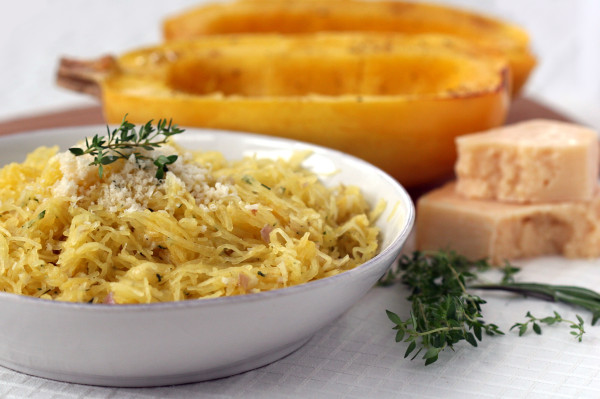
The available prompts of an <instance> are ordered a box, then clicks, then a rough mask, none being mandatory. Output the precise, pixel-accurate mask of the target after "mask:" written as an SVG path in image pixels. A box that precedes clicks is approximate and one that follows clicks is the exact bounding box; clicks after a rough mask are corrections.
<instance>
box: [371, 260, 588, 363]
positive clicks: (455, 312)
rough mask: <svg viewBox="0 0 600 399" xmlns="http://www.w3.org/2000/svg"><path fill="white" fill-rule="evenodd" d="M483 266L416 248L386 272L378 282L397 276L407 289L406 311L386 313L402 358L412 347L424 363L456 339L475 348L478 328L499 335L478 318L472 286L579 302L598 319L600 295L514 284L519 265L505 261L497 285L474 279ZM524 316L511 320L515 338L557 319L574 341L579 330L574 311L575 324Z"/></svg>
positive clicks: (581, 325)
mask: <svg viewBox="0 0 600 399" xmlns="http://www.w3.org/2000/svg"><path fill="white" fill-rule="evenodd" d="M489 268H490V265H489V264H488V263H487V262H486V261H483V260H481V261H477V262H472V261H469V260H468V259H467V258H465V257H464V256H460V255H458V254H456V253H454V252H446V251H436V252H430V253H424V252H418V251H417V252H414V253H413V254H412V255H404V256H402V257H401V258H400V260H399V263H398V267H397V268H396V269H394V270H392V271H390V272H388V274H386V275H385V276H384V277H383V278H382V279H381V280H380V284H381V285H390V284H393V283H394V282H395V281H398V280H399V281H401V282H402V283H404V284H405V285H406V286H408V287H409V289H410V290H411V294H410V296H409V297H408V300H409V301H410V302H411V311H410V315H409V317H408V318H407V319H406V320H402V318H401V317H400V316H398V315H397V314H395V313H393V312H391V311H389V310H387V311H386V312H387V316H388V318H389V319H390V320H391V321H392V322H393V323H394V324H395V326H394V327H393V328H394V330H397V333H396V341H397V342H400V341H404V342H407V343H408V348H407V349H406V352H405V357H408V356H409V355H410V354H411V353H413V352H414V351H415V350H416V353H415V354H414V355H413V356H412V359H414V358H416V357H417V356H418V355H419V354H420V353H421V352H423V351H424V352H425V353H424V355H423V359H425V365H428V364H431V363H433V362H435V361H436V360H437V359H438V355H439V353H440V352H441V351H443V350H444V349H447V348H450V349H453V347H454V345H455V344H457V343H458V342H460V341H467V342H468V343H469V344H471V345H473V346H477V341H481V340H482V337H483V334H482V333H484V332H485V333H486V335H503V334H504V333H503V332H502V331H501V330H500V329H499V327H498V326H497V325H496V324H493V323H487V322H486V321H484V319H483V316H482V312H481V307H482V305H484V304H485V303H486V302H485V300H483V299H482V298H481V297H479V296H477V295H474V294H472V293H470V292H469V290H472V289H485V290H502V291H510V292H514V293H518V294H521V295H524V296H526V297H536V298H541V299H544V300H548V301H560V302H564V303H567V304H570V305H574V306H580V307H583V308H585V309H588V310H589V311H591V312H592V315H593V319H592V325H594V324H595V323H596V321H598V319H599V318H600V294H598V293H596V292H594V291H591V290H588V289H585V288H580V287H572V286H558V285H551V284H538V283H519V282H515V281H514V275H515V274H516V273H518V271H519V269H518V268H516V267H514V266H512V265H510V264H509V263H507V264H505V266H504V268H503V270H502V271H503V278H502V280H501V281H500V282H499V283H497V284H481V283H477V278H478V272H481V271H484V270H487V269H489ZM526 317H527V318H528V320H527V321H526V322H524V323H515V324H514V325H513V326H512V327H511V330H512V329H514V328H518V329H519V335H520V336H521V335H523V334H525V332H526V331H527V329H528V328H529V326H531V327H532V329H533V331H534V332H535V333H537V334H541V332H542V330H541V327H540V324H546V325H552V324H558V323H568V324H569V325H570V328H571V329H573V331H571V334H572V335H574V336H575V338H577V339H578V340H579V341H581V340H582V336H583V334H584V333H585V330H584V323H583V319H582V318H581V316H579V315H577V320H578V322H573V321H570V320H565V319H563V318H562V317H561V316H560V315H559V314H558V313H556V312H554V315H553V316H548V317H544V318H536V317H534V316H533V315H531V313H529V312H528V313H527V315H526ZM417 348H418V349H417Z"/></svg>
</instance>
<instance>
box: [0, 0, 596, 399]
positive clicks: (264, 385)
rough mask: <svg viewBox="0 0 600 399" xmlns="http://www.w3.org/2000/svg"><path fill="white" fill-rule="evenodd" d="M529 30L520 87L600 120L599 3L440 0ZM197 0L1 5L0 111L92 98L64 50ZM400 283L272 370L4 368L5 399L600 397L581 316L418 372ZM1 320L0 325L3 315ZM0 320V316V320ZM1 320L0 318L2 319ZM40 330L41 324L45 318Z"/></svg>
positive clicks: (133, 33) (119, 45)
mask: <svg viewBox="0 0 600 399" xmlns="http://www.w3.org/2000/svg"><path fill="white" fill-rule="evenodd" d="M447 2H448V3H453V4H457V5H461V6H464V7H468V8H472V9H479V10H482V11H485V12H487V13H489V14H492V15H497V16H501V17H503V18H505V19H508V20H510V21H513V22H516V23H519V24H521V25H522V26H524V27H525V28H527V30H528V31H529V32H530V34H531V37H532V42H533V48H534V51H535V52H536V54H537V55H538V58H539V65H538V67H537V69H536V70H535V72H534V74H533V76H532V78H531V80H530V82H529V84H528V86H527V87H526V89H525V95H527V96H529V97H534V98H536V99H538V100H541V101H543V102H546V103H548V104H551V105H553V106H554V107H556V108H558V109H561V110H562V111H564V112H567V113H569V114H571V115H572V116H575V117H577V118H579V120H581V121H584V122H587V123H588V124H591V125H592V126H595V127H596V128H600V72H599V71H600V50H599V49H600V22H598V21H600V1H597V0H448V1H447ZM197 3H198V1H195V0H194V1H192V0H172V1H158V0H126V1H117V0H86V1H81V0H80V1H76V0H52V1H50V0H26V1H11V2H9V1H4V2H3V3H2V6H3V7H2V9H3V22H2V24H0V51H1V57H0V82H1V86H0V88H1V90H0V120H6V119H10V118H14V117H18V116H25V115H31V114H34V113H38V112H41V111H50V110H58V109H64V108H68V107H73V106H81V105H86V104H93V103H94V102H93V101H92V100H89V99H87V98H86V97H84V96H81V95H78V94H72V93H69V92H66V91H64V90H62V89H59V88H57V87H56V86H55V85H54V74H55V69H56V66H57V61H58V58H59V57H60V56H62V55H69V56H73V57H82V58H86V57H96V56H98V55H102V54H106V53H116V54H118V53H121V52H123V51H126V50H129V49H132V48H135V47H137V46H141V45H149V44H153V43H156V42H158V41H159V40H160V28H159V27H160V21H161V19H162V18H163V17H164V16H165V15H167V14H171V13H174V12H177V11H179V10H181V9H184V8H186V7H189V6H191V5H194V4H197ZM519 264H520V265H523V266H525V267H524V269H525V270H524V271H523V273H522V276H521V278H522V279H523V280H529V281H531V280H535V281H540V282H549V283H555V284H557V283H561V284H577V285H584V286H587V287H589V288H593V289H596V290H597V289H598V286H600V261H566V260H564V259H561V258H540V259H536V260H534V261H531V262H527V263H519ZM406 296H407V292H405V291H404V290H403V289H402V288H401V287H392V288H386V289H384V288H374V289H373V290H371V291H370V292H369V294H368V295H367V296H366V297H365V298H364V299H363V300H362V301H361V302H360V303H359V304H357V305H356V306H354V307H353V308H352V309H351V310H350V311H349V312H348V313H346V314H345V315H344V316H343V317H342V318H341V319H339V320H335V321H332V323H331V324H330V325H329V326H328V327H326V328H325V329H323V330H322V331H320V332H319V333H318V334H317V335H316V336H315V337H314V338H313V339H312V340H311V341H309V343H308V344H307V345H306V346H304V347H303V348H301V349H300V350H299V351H297V352H295V353H294V354H293V355H291V356H289V357H287V358H285V359H283V360H281V361H279V362H276V363H273V364H271V365H269V366H267V367H264V368H261V369H258V370H255V371H251V372H248V373H244V374H241V375H238V376H234V377H231V378H228V379H222V380H217V381H212V382H206V383H199V384H189V385H183V386H178V387H164V388H157V389H111V388H99V387H87V386H79V385H70V384H64V383H59V382H54V381H49V380H44V379H40V378H35V377H30V376H26V375H23V374H19V373H16V372H13V371H10V370H7V369H3V368H0V397H3V398H23V397H28V398H55V399H58V398H71V399H72V398H98V399H104V398H115V397H128V398H129V397H131V398H180V397H209V398H229V397H244V398H263V397H277V398H296V397H299V398H302V397H318V398H332V397H333V398H337V397H340V398H341V397H344V398H347V397H349V398H365V397H373V398H414V397H419V398H440V397H445V398H461V399H462V398H465V397H466V398H470V397H477V398H549V397H552V398H574V397H585V398H598V397H600V327H591V326H589V322H590V320H591V317H590V316H589V315H588V314H587V313H585V312H580V313H581V314H582V315H583V316H584V319H585V321H586V323H588V324H587V330H588V333H587V334H586V336H585V338H584V341H583V342H582V343H577V342H575V341H574V340H572V339H571V338H570V336H569V335H568V328H565V327H564V326H562V327H554V328H546V329H545V331H544V334H543V335H542V336H535V335H534V336H528V337H524V338H518V337H517V336H516V335H515V334H514V333H508V334H507V336H505V337H502V338H491V339H490V338H486V339H485V340H484V342H483V343H482V344H481V347H480V348H477V349H475V348H471V347H469V346H466V345H460V346H458V347H457V352H456V353H451V352H447V353H446V352H445V353H443V354H442V356H440V360H439V361H438V362H437V363H436V364H434V365H431V366H428V367H426V368H425V367H424V366H423V365H422V362H421V361H414V362H409V361H406V360H404V359H403V358H402V355H403V353H404V349H405V346H403V345H400V344H396V343H394V341H393V340H394V332H393V331H392V330H391V324H390V322H389V321H388V320H387V318H386V317H385V313H384V310H385V309H390V310H393V311H396V312H398V313H400V314H403V315H406V312H407V308H406V302H404V300H403V298H405V297H406ZM486 298H488V299H489V303H488V305H487V306H486V308H485V311H486V315H487V317H488V318H489V319H488V321H493V322H497V323H498V324H499V325H500V327H501V328H502V329H503V330H505V331H507V332H508V329H509V328H510V326H511V324H512V323H514V322H515V321H522V320H523V316H524V314H525V312H526V311H527V310H531V311H532V312H533V313H534V314H535V315H539V316H545V315H547V314H549V313H551V311H552V310H558V311H559V312H560V313H561V314H563V316H565V317H568V318H571V319H573V318H574V313H575V312H576V310H574V309H572V308H569V307H567V306H563V305H560V304H558V305H557V304H549V303H542V302H540V301H526V300H521V299H515V298H514V297H512V296H509V295H492V294H486ZM0 323H1V321H0ZM0 325H1V324H0ZM0 328H1V327H0ZM41 328H43V326H41Z"/></svg>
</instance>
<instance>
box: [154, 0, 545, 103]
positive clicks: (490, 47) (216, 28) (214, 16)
mask: <svg viewBox="0 0 600 399" xmlns="http://www.w3.org/2000/svg"><path fill="white" fill-rule="evenodd" d="M360 31H362V32H394V33H401V34H410V35H418V34H428V33H435V34H444V35H450V36H455V37H459V38H462V39H465V40H468V41H471V42H473V43H476V44H477V45H478V46H479V47H480V48H481V49H484V50H485V51H487V52H490V53H491V54H494V55H496V56H502V57H505V58H506V59H507V60H508V62H509V64H510V66H511V69H512V74H513V94H516V93H518V92H519V91H520V90H521V88H522V87H523V85H524V84H525V83H526V81H527V78H528V77H529V74H530V73H531V71H532V69H533V68H534V66H535V64H536V61H535V57H534V56H533V54H532V53H531V51H530V49H529V37H528V35H527V33H526V32H525V31H523V30H522V29H521V28H519V27H517V26H515V25H511V24H508V23H504V22H502V21H499V20H496V19H493V18H489V17H485V16H482V15H478V14H475V13H472V12H468V11H462V10H458V9H454V8H450V7H444V6H440V5H433V4H425V3H411V2H403V1H385V0H384V1H361V0H358V1H357V0H328V1H324V2H323V1H312V0H241V1H237V2H233V3H221V4H209V5H205V6H202V7H198V8H196V9H193V10H190V11H187V12H184V13H182V14H180V15H176V16H173V17H171V18H169V19H167V20H165V22H164V24H163V32H164V37H165V39H167V40H180V39H192V38H197V37H201V36H205V35H220V34H257V33H281V34H303V33H316V32H360Z"/></svg>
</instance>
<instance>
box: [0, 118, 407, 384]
mask: <svg viewBox="0 0 600 399" xmlns="http://www.w3.org/2000/svg"><path fill="white" fill-rule="evenodd" d="M182 132H183V129H179V128H178V127H177V126H175V125H172V124H170V123H167V122H165V121H159V122H158V124H157V125H156V126H154V125H152V124H151V123H148V124H146V125H142V126H139V127H136V126H134V125H132V124H130V123H128V122H126V121H125V120H124V121H123V123H122V124H121V125H120V126H115V127H113V128H108V129H107V128H105V127H99V126H94V127H82V128H68V129H61V130H49V131H40V132H30V133H25V134H20V135H13V136H8V137H4V138H1V139H0V159H2V164H3V167H2V169H0V314H2V316H3V328H2V330H1V332H0V365H3V366H5V367H8V368H11V369H14V370H17V371H21V372H25V373H28V374H33V375H37V376H41V377H46V378H51V379H56V380H61V381H69V382H76V383H84V384H94V385H107V386H153V385H168V384H176V383H186V382H194V381H202V380H206V379H212V378H218V377H224V376H228V375H232V374H235V373H239V372H243V371H246V370H250V369H252V368H256V367H259V366H262V365H265V364H267V363H269V362H272V361H274V360H277V359H279V358H281V357H283V356H285V355H286V354H289V353H291V352H292V351H294V350H296V349H297V348H299V347H300V346H301V345H302V344H304V343H305V342H306V341H307V340H308V339H309V338H310V337H311V336H312V335H313V334H314V333H315V332H316V331H317V330H318V329H320V328H322V327H324V326H325V325H326V324H327V323H328V322H330V321H332V320H333V319H335V318H336V317H338V316H339V315H341V314H342V313H343V312H344V311H346V310H347V309H348V308H349V307H350V306H351V305H352V304H353V303H355V302H356V301H357V300H359V299H360V298H361V297H362V296H363V295H364V294H365V293H366V292H367V291H368V290H369V288H370V287H372V286H373V284H374V283H375V282H376V281H377V279H378V278H379V277H381V275H383V273H384V272H385V271H386V270H387V268H388V267H389V266H390V265H391V264H392V262H393V261H394V260H395V258H396V257H397V255H398V253H399V252H400V250H401V248H402V245H403V244H404V242H405V241H406V238H407V236H408V234H409V232H410V229H411V228H412V224H413V220H414V209H413V205H412V202H411V200H410V198H409V196H408V195H407V194H406V192H405V191H404V189H403V188H402V187H401V186H400V185H399V184H398V183H397V182H396V181H395V180H394V179H392V178H391V177H389V176H388V175H387V174H386V173H384V172H382V171H381V170H379V169H377V168H376V167H374V166H372V165H370V164H368V163H366V162H364V161H362V160H360V159H357V158H354V157H352V156H349V155H346V154H344V153H341V152H337V151H334V150H330V149H326V148H323V147H319V146H315V145H312V144H306V143H301V142H297V141H291V140H286V139H279V138H272V137H266V136H259V135H252V134H243V133H233V132H225V131H212V130H198V129H195V130H194V129H189V130H187V131H186V132H185V133H184V134H181V133H182Z"/></svg>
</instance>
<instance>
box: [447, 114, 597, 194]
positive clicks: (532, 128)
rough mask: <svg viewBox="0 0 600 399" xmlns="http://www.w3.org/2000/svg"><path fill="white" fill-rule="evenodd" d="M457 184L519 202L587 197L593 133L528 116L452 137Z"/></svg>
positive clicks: (593, 170) (592, 179) (593, 172)
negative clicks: (474, 132)
mask: <svg viewBox="0 0 600 399" xmlns="http://www.w3.org/2000/svg"><path fill="white" fill-rule="evenodd" d="M456 147H457V151H458V161H457V163H456V167H455V170H456V176H457V178H458V184H457V190H458V192H459V193H460V194H462V195H463V196H465V197H468V198H480V199H495V200H499V201H510V202H519V203H528V202H532V203H533V202H536V203H541V202H553V201H578V200H590V199H591V198H592V196H593V195H594V192H595V189H596V184H597V179H598V165H599V163H598V136H597V133H596V132H595V131H594V130H591V129H588V128H585V127H583V126H579V125H575V124H570V123H563V122H557V121H550V120H542V119H538V120H532V121H527V122H522V123H517V124H514V125H510V126H505V127H502V128H498V129H493V130H491V131H489V132H485V133H477V134H469V135H465V136H461V137H458V138H457V139H456Z"/></svg>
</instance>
